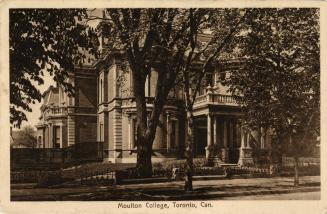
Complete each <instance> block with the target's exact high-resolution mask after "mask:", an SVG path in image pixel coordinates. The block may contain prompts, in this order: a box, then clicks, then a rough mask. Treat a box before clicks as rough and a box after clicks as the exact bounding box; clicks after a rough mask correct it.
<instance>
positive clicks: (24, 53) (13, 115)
mask: <svg viewBox="0 0 327 214" xmlns="http://www.w3.org/2000/svg"><path fill="white" fill-rule="evenodd" d="M82 16H83V17H85V16H87V11H86V10H85V9H69V10H68V9H11V10H10V17H9V38H10V39H9V45H10V48H9V51H10V123H11V124H13V125H14V126H17V127H20V125H21V122H22V121H26V120H27V118H26V115H25V113H24V111H29V112H31V111H32V109H31V108H30V104H34V103H35V102H36V101H39V102H40V101H41V92H40V91H39V90H38V88H37V85H40V84H43V83H44V80H43V76H44V73H45V72H49V73H50V75H52V76H53V78H54V80H55V82H57V83H59V84H60V85H63V86H64V87H65V89H66V91H67V92H69V93H70V94H71V93H73V88H72V86H71V85H70V84H69V83H67V82H65V79H66V78H67V76H68V72H69V71H70V72H72V71H73V68H74V64H75V63H80V62H82V61H83V57H84V56H83V55H82V54H81V53H80V52H79V51H78V49H79V48H81V47H88V46H89V45H90V44H91V42H94V41H95V40H92V39H91V38H94V32H93V31H92V29H88V27H87V26H83V25H82V24H81V22H80V21H81V17H82ZM92 46H93V47H97V46H94V45H92Z"/></svg>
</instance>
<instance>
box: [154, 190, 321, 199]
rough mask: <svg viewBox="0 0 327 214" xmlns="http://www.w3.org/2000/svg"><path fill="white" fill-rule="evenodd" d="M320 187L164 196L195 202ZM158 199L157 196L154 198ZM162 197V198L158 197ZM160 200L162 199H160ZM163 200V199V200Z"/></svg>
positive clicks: (294, 191) (292, 191)
mask: <svg viewBox="0 0 327 214" xmlns="http://www.w3.org/2000/svg"><path fill="white" fill-rule="evenodd" d="M319 191H321V188H320V186H319V187H304V188H301V189H300V188H297V189H293V188H292V189H281V190H260V191H246V192H244V191H243V192H233V193H230V192H212V193H204V194H203V193H199V192H195V193H189V194H184V195H175V196H164V200H172V201H180V200H193V199H197V200H199V199H213V198H224V197H226V198H227V197H237V196H248V195H270V194H286V193H300V192H319ZM152 197H153V198H156V196H152ZM158 197H161V196H158ZM158 199H159V198H158ZM159 200H160V199H159ZM161 200H162V199H161Z"/></svg>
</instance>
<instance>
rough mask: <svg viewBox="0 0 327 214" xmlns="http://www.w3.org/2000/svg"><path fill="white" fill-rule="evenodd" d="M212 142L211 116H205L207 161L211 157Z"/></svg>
mask: <svg viewBox="0 0 327 214" xmlns="http://www.w3.org/2000/svg"><path fill="white" fill-rule="evenodd" d="M212 149H213V141H212V114H210V113H208V115H207V147H206V158H207V159H209V158H210V157H211V156H212Z"/></svg>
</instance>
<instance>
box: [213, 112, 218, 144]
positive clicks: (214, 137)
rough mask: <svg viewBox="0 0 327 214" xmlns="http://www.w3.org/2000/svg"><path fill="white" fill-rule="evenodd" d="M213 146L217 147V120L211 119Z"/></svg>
mask: <svg viewBox="0 0 327 214" xmlns="http://www.w3.org/2000/svg"><path fill="white" fill-rule="evenodd" d="M213 145H214V146H217V118H216V117H214V118H213Z"/></svg>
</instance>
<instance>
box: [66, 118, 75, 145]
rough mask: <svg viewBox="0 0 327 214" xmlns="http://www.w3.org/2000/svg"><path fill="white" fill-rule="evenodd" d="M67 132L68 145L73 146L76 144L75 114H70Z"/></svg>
mask: <svg viewBox="0 0 327 214" xmlns="http://www.w3.org/2000/svg"><path fill="white" fill-rule="evenodd" d="M67 132H68V134H67V137H68V146H72V145H74V144H75V116H73V115H68V119H67Z"/></svg>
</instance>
